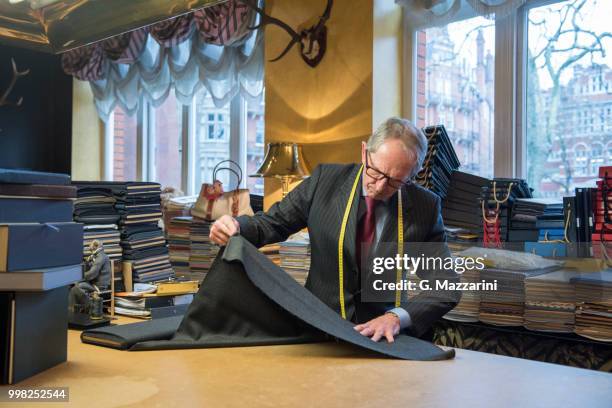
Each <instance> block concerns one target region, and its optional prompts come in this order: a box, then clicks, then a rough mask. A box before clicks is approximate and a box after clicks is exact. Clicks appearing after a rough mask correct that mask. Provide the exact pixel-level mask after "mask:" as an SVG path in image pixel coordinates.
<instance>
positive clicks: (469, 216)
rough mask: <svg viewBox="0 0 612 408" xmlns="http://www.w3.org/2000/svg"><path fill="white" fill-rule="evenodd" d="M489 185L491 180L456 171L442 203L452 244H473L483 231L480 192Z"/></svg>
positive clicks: (443, 214)
mask: <svg viewBox="0 0 612 408" xmlns="http://www.w3.org/2000/svg"><path fill="white" fill-rule="evenodd" d="M488 185H489V179H486V178H483V177H478V176H475V175H473V174H469V173H464V172H461V171H454V172H453V173H452V175H451V184H450V188H449V189H448V194H447V195H446V197H445V198H444V200H443V201H442V218H443V219H444V225H445V226H446V227H448V230H447V238H448V240H449V241H450V242H457V243H462V242H463V243H473V242H475V241H478V238H479V236H480V232H481V231H482V218H481V216H480V215H479V213H480V212H481V211H480V208H479V206H480V192H481V189H482V187H486V186H488Z"/></svg>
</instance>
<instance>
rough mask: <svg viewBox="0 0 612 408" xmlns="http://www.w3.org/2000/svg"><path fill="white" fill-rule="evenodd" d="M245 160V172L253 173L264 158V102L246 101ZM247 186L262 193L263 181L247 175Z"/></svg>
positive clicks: (254, 192)
mask: <svg viewBox="0 0 612 408" xmlns="http://www.w3.org/2000/svg"><path fill="white" fill-rule="evenodd" d="M246 134H247V160H246V169H245V170H246V174H247V175H248V174H253V173H255V172H256V171H257V170H258V169H259V166H260V165H261V163H262V162H263V159H264V154H265V151H264V104H263V98H262V100H261V102H260V103H247V132H246ZM247 188H248V189H249V191H250V192H251V193H252V194H258V195H261V196H263V195H264V182H263V178H261V177H248V178H247Z"/></svg>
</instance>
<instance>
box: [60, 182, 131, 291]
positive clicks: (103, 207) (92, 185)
mask: <svg viewBox="0 0 612 408" xmlns="http://www.w3.org/2000/svg"><path fill="white" fill-rule="evenodd" d="M72 185H73V186H75V187H76V189H77V199H76V201H75V204H74V220H75V221H76V222H80V223H82V224H85V225H84V226H83V259H86V258H87V257H88V256H89V255H91V251H90V249H89V245H90V244H91V242H92V241H94V240H97V241H99V242H101V243H102V244H103V247H104V253H106V254H107V255H108V257H109V258H110V259H111V260H112V261H115V262H114V269H115V288H117V290H122V288H123V278H122V276H121V273H119V272H120V271H121V259H122V256H123V250H122V248H121V245H120V232H119V228H118V223H119V218H120V217H119V213H118V211H117V210H116V209H115V203H116V202H117V200H116V199H115V197H114V195H113V190H112V189H111V187H110V186H109V185H105V184H103V183H100V182H87V181H73V182H72Z"/></svg>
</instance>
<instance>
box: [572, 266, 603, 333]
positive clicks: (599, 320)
mask: <svg viewBox="0 0 612 408" xmlns="http://www.w3.org/2000/svg"><path fill="white" fill-rule="evenodd" d="M571 281H572V283H574V285H575V287H576V301H577V308H576V324H575V329H574V332H575V333H576V334H579V335H581V336H584V337H588V338H590V339H594V340H600V341H606V342H612V269H607V270H604V271H601V272H591V273H585V274H581V275H580V276H577V277H574V278H572V279H571Z"/></svg>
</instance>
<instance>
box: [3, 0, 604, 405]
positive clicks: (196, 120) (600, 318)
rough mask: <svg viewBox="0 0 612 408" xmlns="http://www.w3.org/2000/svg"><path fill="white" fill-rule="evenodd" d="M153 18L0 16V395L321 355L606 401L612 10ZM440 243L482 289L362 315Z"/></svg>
mask: <svg viewBox="0 0 612 408" xmlns="http://www.w3.org/2000/svg"><path fill="white" fill-rule="evenodd" d="M151 3H152V2H146V1H133V2H123V1H116V0H109V1H105V2H94V1H89V2H88V1H53V0H38V1H37V0H30V1H27V0H25V1H5V0H2V1H0V26H1V27H2V29H1V30H0V95H1V96H0V146H1V148H0V167H1V168H0V223H1V225H0V292H1V293H0V315H1V316H0V318H1V320H0V323H1V324H2V330H1V333H2V336H1V338H0V346H1V348H2V350H1V352H2V383H3V384H13V386H14V385H20V384H26V385H28V386H33V387H39V386H44V385H49V384H54V385H62V386H64V385H65V386H70V384H71V383H70V380H68V379H66V380H65V381H64V380H62V381H64V382H62V381H60V382H57V381H55V382H54V379H57V378H69V377H70V376H68V377H62V376H63V375H65V374H64V373H65V370H68V369H69V368H70V367H72V368H71V370H72V371H71V376H72V377H70V378H73V379H74V377H78V376H79V375H78V373H77V371H75V370H76V369H75V368H74V365H73V366H71V365H70V363H71V360H72V359H73V358H75V359H78V358H80V357H79V356H86V359H87V361H90V360H91V362H90V363H89V362H88V363H87V365H88V366H90V367H89V369H96V368H95V367H96V365H99V366H100V367H103V366H105V365H106V366H107V367H110V365H111V364H112V361H113V359H116V360H121V359H123V358H126V357H127V358H133V359H134V361H135V362H137V361H138V358H147V355H150V354H149V353H151V352H147V353H131V352H130V351H129V350H134V349H157V350H159V349H163V350H164V351H157V352H155V353H161V354H157V356H167V358H182V357H181V353H190V351H188V350H175V349H177V348H197V349H199V350H198V352H199V353H206V352H212V349H210V347H215V348H216V350H221V349H224V348H227V347H229V346H236V345H238V346H248V345H257V346H259V347H263V348H264V350H265V348H266V347H271V348H274V347H277V348H278V347H279V346H278V345H279V344H280V345H282V344H286V343H291V344H295V343H298V344H302V343H305V344H306V345H303V346H302V348H300V349H299V350H306V351H304V354H305V355H307V354H308V351H307V350H308V347H318V346H317V345H316V344H320V343H319V342H323V343H326V342H327V343H326V344H327V346H329V347H330V348H331V349H333V348H334V347H345V348H343V349H342V350H344V353H345V355H343V356H342V358H345V359H346V358H354V359H357V360H361V362H362V363H364V364H370V363H372V362H376V361H377V360H379V361H384V362H385V363H388V364H401V363H402V362H404V363H406V362H405V361H404V360H444V361H430V362H428V363H423V364H431V365H434V366H435V365H436V364H445V365H446V366H445V367H449V368H448V369H452V367H453V364H458V362H459V361H460V360H461V359H459V358H457V357H456V356H464V355H465V356H474V355H477V356H480V357H479V358H485V359H495V361H502V363H503V364H519V366H520V367H525V368H524V370H525V371H529V370H532V369H535V368H537V367H540V366H546V367H547V369H548V370H550V371H549V372H550V373H552V374H551V375H553V376H554V373H555V372H558V373H560V374H562V375H564V376H565V378H572V379H575V378H578V377H580V376H582V375H584V373H590V375H597V376H600V375H603V376H606V377H603V379H604V380H605V381H607V382H608V384H609V383H610V380H611V378H610V377H608V376H609V374H608V373H605V372H610V371H612V347H611V344H612V343H611V342H612V273H611V269H610V266H611V265H612V249H611V248H612V247H611V245H612V243H611V242H610V241H612V57H611V55H612V33H611V32H610V26H609V25H608V24H607V23H606V18H605V17H606V16H610V15H612V8H611V5H610V3H609V2H605V1H602V0H597V1H596V0H586V1H585V0H564V1H528V0H523V1H511V0H507V1H501V2H500V1H487V0H472V1H463V0H445V1H434V2H414V1H408V0H397V1H393V0H375V1H363V2H361V1H360V2H352V1H349V0H336V1H331V0H330V1H324V0H320V1H314V2H304V1H297V0H286V1H280V0H276V1H267V2H266V4H265V5H264V4H263V3H262V2H257V1H246V0H245V1H240V0H227V1H224V2H218V1H206V0H200V1H190V2H183V1H167V2H165V3H166V4H163V5H161V3H164V2H154V5H151ZM72 6H74V7H72ZM162 16H163V17H162ZM400 118H405V119H400ZM332 163H335V164H336V166H330V164H332ZM419 165H420V167H419ZM366 196H368V197H367V198H368V199H365V198H364V197H366ZM370 196H371V197H370ZM371 198H374V200H370V199H371ZM371 202H375V203H376V202H378V205H376V206H375V209H373V208H374V207H371V206H370V204H369V203H371ZM366 203H367V204H366ZM381 204H382V205H381ZM262 211H263V212H266V211H269V212H268V213H267V216H264V215H262V214H260V213H259V212H262ZM254 213H258V214H257V215H255V216H254V217H253V218H252V217H251V216H252V215H253V214H254ZM230 217H231V218H230ZM236 218H237V219H238V222H234V220H235V219H236ZM215 222H216V224H215ZM371 227H374V228H371ZM215 234H216V235H215ZM228 234H229V235H235V236H232V238H231V239H230V240H229V242H227V243H225V242H221V243H219V242H218V241H219V240H223V239H225V240H227V235H228ZM385 237H386V238H385ZM444 240H445V241H446V244H444V245H442V247H443V248H447V249H448V250H449V254H448V255H449V257H450V259H452V260H454V261H457V260H462V261H463V262H466V260H469V259H471V260H476V259H478V258H479V257H480V258H481V259H484V261H483V262H482V265H481V266H482V267H481V268H472V269H469V268H468V269H467V270H466V271H465V272H463V273H459V272H462V271H458V270H455V271H452V270H451V271H450V272H451V273H450V274H448V272H449V270H448V268H446V267H445V268H446V269H445V272H446V273H447V274H446V275H436V274H435V273H436V271H434V272H431V271H429V272H428V271H425V270H423V271H418V272H419V273H416V274H415V273H409V271H408V270H405V269H403V268H399V275H398V278H399V279H400V280H399V282H404V283H406V284H407V285H406V287H405V288H403V289H401V288H400V289H397V290H396V292H395V293H396V294H397V298H398V299H399V300H398V301H396V302H395V303H394V299H395V296H393V298H392V299H391V300H390V301H389V302H385V301H383V300H380V301H372V302H367V301H366V299H365V295H363V294H362V293H361V291H362V290H364V291H365V289H364V288H363V287H362V286H364V285H368V284H369V282H370V281H371V278H372V276H373V275H372V264H371V263H368V262H369V261H372V262H373V259H372V258H373V254H374V253H376V251H378V248H379V246H380V244H381V243H383V244H384V245H385V246H388V247H391V248H392V249H391V253H393V255H395V254H396V253H398V252H396V251H400V252H399V253H400V254H402V253H404V252H409V250H410V247H411V245H412V244H411V243H412V242H415V245H416V242H417V241H419V242H421V241H444ZM438 243H440V242H438ZM359 248H362V249H361V250H360V249H359ZM373 248H376V249H373ZM404 250H405V251H404ZM356 251H357V252H359V251H362V252H366V254H365V255H364V254H362V259H363V260H364V261H363V262H357V259H358V258H357V256H358V255H356ZM401 251H404V252H401ZM339 259H340V260H339ZM360 260H361V259H360ZM459 264H460V262H459V263H458V262H455V265H459ZM394 268H395V267H394ZM456 269H457V268H456ZM392 270H393V273H392V274H393V279H392V282H391V283H395V276H396V275H395V273H396V272H395V269H392ZM420 272H423V273H420ZM425 272H428V273H425ZM438 272H439V271H438ZM430 273H433V275H431V274H430ZM381 276H386V275H381ZM436 276H446V277H447V278H445V279H450V281H451V283H452V284H453V288H452V290H448V291H446V292H445V293H446V296H447V297H446V298H443V297H442V298H441V297H440V296H442V295H440V294H435V293H433V292H432V293H429V292H430V291H428V290H427V288H425V287H424V286H422V285H421V284H420V283H421V282H422V281H423V280H426V281H430V282H433V281H432V279H433V278H432V277H436ZM257 277H259V278H257ZM435 279H438V278H435ZM435 279H434V280H435ZM410 284H412V285H413V286H410ZM279 285H280V286H279ZM360 285H361V286H360ZM279 287H281V288H283V289H282V290H280V291H279V290H278V288H279ZM398 287H399V286H398ZM467 289H469V290H467ZM434 292H435V291H434ZM449 293H450V295H449ZM436 296H438V297H436ZM423 299H425V301H421V302H419V301H420V300H423ZM432 299H433V300H432ZM387 300H388V299H387ZM298 301H299V302H300V303H296V302H298ZM374 311H376V313H374ZM360 315H361V316H360ZM364 316H368V318H364ZM275 319H277V320H278V322H276V320H275ZM264 320H266V321H264ZM272 320H275V323H274V324H272V323H270V321H272ZM230 321H231V322H232V323H231V324H229V323H228V322H230ZM181 322H182V324H181ZM357 323H360V324H361V326H357V330H355V329H354V327H353V326H354V325H355V324H357ZM128 325H129V326H128ZM389 337H391V339H393V338H395V340H396V341H394V342H393V343H390V342H389V340H390V339H389ZM333 339H336V340H339V341H336V342H334V341H331V342H329V340H333ZM364 339H367V340H368V342H369V343H368V342H366V343H364V342H363V340H364ZM373 340H378V341H373ZM398 340H401V341H398ZM312 342H317V343H316V344H315V345H313V344H312ZM342 343H346V344H345V345H342ZM308 344H310V345H308ZM283 347H294V346H283ZM346 347H348V348H346ZM114 349H120V350H121V351H120V350H114ZM244 349H247V350H248V348H243V347H235V348H231V349H229V348H228V349H227V350H229V351H227V353H228V354H227V355H228V356H231V355H232V353H237V355H240V353H241V352H242V351H241V350H244ZM359 349H364V350H365V351H363V350H359ZM368 349H369V350H368ZM126 350H127V351H126ZM326 350H327V349H326ZM346 350H349V351H346ZM351 350H352V351H351ZM467 350H471V351H470V352H468V351H467ZM474 351H476V352H477V353H474ZM224 352H226V351H224ZM102 353H106V354H104V355H105V356H109V357H105V358H103V359H96V357H95V356H96V354H98V355H103V354H102ZM296 353H297V354H292V355H291V357H292V358H299V354H300V353H301V352H296ZM319 353H322V352H319ZM364 353H366V354H365V355H368V358H366V359H365V360H364ZM461 353H464V354H461ZM183 355H186V354H183ZM235 355H236V354H235ZM498 355H503V356H510V357H513V359H507V358H506V359H504V360H499V357H498ZM171 356H172V357H171ZM177 356H178V357H177ZM389 356H391V357H392V358H391V359H389V358H385V357H389ZM453 356H455V358H453ZM318 357H320V358H321V364H334V360H337V359H339V358H340V357H338V355H334V354H333V353H331V354H329V356H326V355H325V353H323V354H318ZM164 358H166V357H164ZM465 358H467V357H465ZM372 359H374V360H372ZM368 361H369V363H368ZM487 361H488V360H487ZM515 361H516V362H518V363H515ZM510 362H512V363H510ZM551 363H552V364H551ZM270 364H272V363H270ZM520 364H524V366H521V365H520ZM79 367H80V366H79ZM92 367H93V368H92ZM366 367H367V365H366ZM418 367H421V366H418ZM534 367H535V368H534ZM578 368H580V369H588V370H590V371H585V370H579V369H578ZM78 369H83V368H82V367H81V368H78ZM445 369H447V368H445ZM107 375H108V376H112V375H114V374H112V370H111V371H108V374H107ZM598 378H599V377H598ZM99 380H100V381H104V378H102V379H99ZM58 381H59V380H58ZM385 381H386V382H389V381H388V380H385ZM391 381H392V380H391ZM402 381H403V380H402ZM403 384H405V383H403ZM278 387H283V385H282V384H278ZM3 388H4V389H7V388H5V387H3ZM400 388H401V387H400ZM609 389H611V388H610V387H608V390H609ZM70 392H71V398H73V395H76V394H78V392H79V387H78V386H76V385H74V386H70ZM608 392H609V391H608ZM577 397H578V396H577ZM607 397H608V402H609V397H610V394H608V395H607ZM75 398H76V397H75ZM525 402H527V403H528V402H529V401H525Z"/></svg>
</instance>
